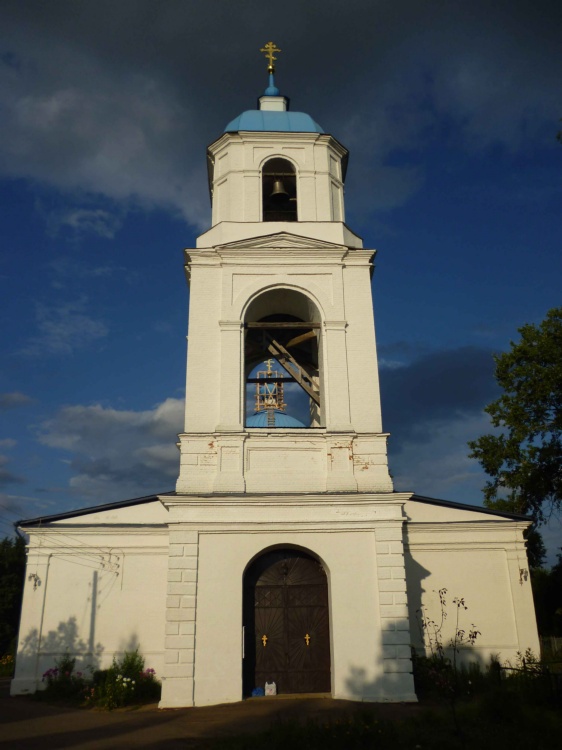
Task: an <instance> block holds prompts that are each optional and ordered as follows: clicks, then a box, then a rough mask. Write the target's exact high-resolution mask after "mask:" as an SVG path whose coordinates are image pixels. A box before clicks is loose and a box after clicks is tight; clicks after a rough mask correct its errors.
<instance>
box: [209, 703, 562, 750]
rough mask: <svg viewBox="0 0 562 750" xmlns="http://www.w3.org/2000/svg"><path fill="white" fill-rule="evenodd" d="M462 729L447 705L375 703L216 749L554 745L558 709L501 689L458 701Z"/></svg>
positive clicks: (467, 749)
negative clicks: (393, 711) (400, 710)
mask: <svg viewBox="0 0 562 750" xmlns="http://www.w3.org/2000/svg"><path fill="white" fill-rule="evenodd" d="M457 712H458V719H459V725H460V728H461V732H460V734H459V733H458V731H457V730H456V729H455V725H454V722H453V720H452V717H451V715H450V711H449V710H448V709H447V707H446V706H436V707H432V708H427V709H425V710H422V711H421V712H420V713H419V714H418V715H416V716H414V717H412V716H409V717H408V718H406V719H402V720H401V719H392V720H389V719H380V718H377V712H376V707H372V708H370V709H369V710H360V711H358V712H357V714H355V715H352V716H350V717H348V718H345V719H340V720H336V721H333V722H325V721H324V722H307V723H306V724H299V723H297V722H284V723H278V724H275V725H273V726H272V727H271V728H270V729H268V730H267V731H266V732H263V733H262V734H259V735H256V734H253V735H247V736H240V737H233V738H228V739H223V740H218V741H216V742H214V743H213V744H212V746H211V747H212V748H214V749H215V750H256V748H267V750H287V748H289V750H301V749H302V750H367V749H369V750H457V748H458V750H504V749H505V750H529V749H530V748H532V750H552V748H554V747H559V742H560V737H561V736H562V716H561V714H560V711H559V709H555V708H553V707H545V706H533V705H527V704H526V703H525V702H524V701H523V700H522V699H521V698H520V696H518V695H517V694H513V693H511V692H508V691H505V690H503V691H502V690H499V691H496V692H493V693H490V694H488V695H486V696H480V697H479V698H478V699H473V700H471V701H469V702H463V703H461V704H460V705H459V706H458V707H457Z"/></svg>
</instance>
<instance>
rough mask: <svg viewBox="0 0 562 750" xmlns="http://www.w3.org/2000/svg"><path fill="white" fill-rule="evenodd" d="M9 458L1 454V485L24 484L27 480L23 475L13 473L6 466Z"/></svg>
mask: <svg viewBox="0 0 562 750" xmlns="http://www.w3.org/2000/svg"><path fill="white" fill-rule="evenodd" d="M9 460H10V459H9V458H8V457H7V456H2V455H0V487H6V486H7V485H9V484H23V483H24V481H25V480H24V479H23V478H22V477H19V476H17V475H16V474H12V472H11V471H8V469H5V468H4V467H5V465H6V464H7V463H8V462H9Z"/></svg>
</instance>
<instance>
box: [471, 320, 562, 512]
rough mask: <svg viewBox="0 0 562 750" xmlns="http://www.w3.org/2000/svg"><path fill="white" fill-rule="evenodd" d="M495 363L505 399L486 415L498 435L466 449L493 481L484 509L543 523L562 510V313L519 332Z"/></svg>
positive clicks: (491, 406) (502, 397) (493, 404)
mask: <svg viewBox="0 0 562 750" xmlns="http://www.w3.org/2000/svg"><path fill="white" fill-rule="evenodd" d="M519 333H520V334H521V339H520V341H519V342H517V343H514V342H513V341H512V342H511V348H510V350H509V351H507V352H504V353H503V354H498V355H496V356H495V357H494V359H495V362H496V373H495V375H496V380H497V382H498V384H499V385H500V387H501V388H502V390H503V394H502V395H501V396H500V397H499V398H498V399H497V400H496V401H493V402H492V403H491V404H489V405H488V406H487V407H486V409H485V411H486V412H487V413H488V414H489V415H490V417H491V422H492V425H493V426H494V427H496V428H497V430H498V432H497V433H495V434H488V435H482V437H480V438H478V440H474V441H472V442H470V443H469V447H470V448H471V453H470V457H471V458H476V459H477V460H478V461H479V462H480V464H481V465H482V467H483V468H484V471H485V472H486V473H487V474H488V475H489V476H490V477H491V478H490V480H489V481H488V482H487V483H486V486H485V487H484V497H485V500H484V504H485V505H486V506H487V507H489V508H495V509H496V510H506V511H511V512H514V513H525V514H529V515H531V516H532V517H533V519H534V520H535V524H540V523H543V522H544V521H545V520H547V519H548V518H549V517H550V515H551V514H552V512H554V511H556V510H559V509H560V507H561V505H562V307H558V308H553V309H552V310H550V311H549V312H548V314H547V316H546V318H545V319H544V320H543V322H542V323H541V324H540V325H538V326H536V325H532V324H527V325H524V326H523V327H522V328H520V329H519Z"/></svg>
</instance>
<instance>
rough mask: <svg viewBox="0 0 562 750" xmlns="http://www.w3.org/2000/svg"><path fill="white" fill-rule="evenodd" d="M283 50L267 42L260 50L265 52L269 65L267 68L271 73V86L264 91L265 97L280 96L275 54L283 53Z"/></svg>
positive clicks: (273, 43)
mask: <svg viewBox="0 0 562 750" xmlns="http://www.w3.org/2000/svg"><path fill="white" fill-rule="evenodd" d="M281 51H282V50H280V49H279V47H278V46H277V45H276V44H275V42H267V44H266V45H265V46H264V47H262V48H261V49H260V52H263V53H264V55H265V56H266V58H267V59H268V61H269V63H268V66H267V72H268V73H269V86H268V87H267V88H266V90H265V91H264V95H265V96H279V89H278V88H277V86H276V85H275V75H274V74H275V64H274V61H275V60H277V58H276V57H275V55H274V52H281Z"/></svg>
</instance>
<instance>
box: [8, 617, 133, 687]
mask: <svg viewBox="0 0 562 750" xmlns="http://www.w3.org/2000/svg"><path fill="white" fill-rule="evenodd" d="M132 641H135V642H136V637H134V636H133V637H132V638H131V642H132ZM103 651H104V648H103V646H102V644H101V643H96V644H95V645H94V644H92V643H86V641H84V640H83V639H82V638H80V637H79V634H78V624H77V622H76V618H75V617H69V618H68V620H66V621H65V622H59V624H58V625H57V628H56V630H49V631H48V632H47V633H45V634H44V635H43V636H42V637H41V640H40V639H39V630H38V629H37V628H32V629H31V630H30V631H29V632H28V634H27V635H26V636H23V638H22V639H21V646H20V648H19V650H18V654H17V657H16V675H15V676H16V678H30V679H34V678H35V679H37V681H38V682H40V681H41V678H42V675H43V672H44V671H45V670H46V669H49V668H50V667H53V666H55V660H57V659H59V658H60V657H61V656H63V655H64V654H66V653H68V654H69V655H70V656H72V657H76V669H77V670H80V671H84V670H85V669H88V668H91V669H92V670H95V669H99V667H100V662H101V657H102V654H103Z"/></svg>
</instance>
